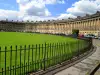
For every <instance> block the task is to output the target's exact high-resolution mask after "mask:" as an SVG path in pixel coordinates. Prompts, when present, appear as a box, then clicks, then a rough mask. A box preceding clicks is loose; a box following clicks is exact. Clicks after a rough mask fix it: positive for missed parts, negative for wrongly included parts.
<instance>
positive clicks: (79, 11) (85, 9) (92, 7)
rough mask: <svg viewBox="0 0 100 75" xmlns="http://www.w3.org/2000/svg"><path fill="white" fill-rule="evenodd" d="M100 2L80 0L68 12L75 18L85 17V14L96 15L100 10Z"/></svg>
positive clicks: (97, 0)
mask: <svg viewBox="0 0 100 75" xmlns="http://www.w3.org/2000/svg"><path fill="white" fill-rule="evenodd" d="M99 7H100V0H80V1H78V2H75V3H74V4H73V5H72V7H70V8H68V9H67V11H66V12H68V13H70V14H73V15H75V16H84V15H85V14H94V13H95V12H96V11H97V10H100V8H99Z"/></svg>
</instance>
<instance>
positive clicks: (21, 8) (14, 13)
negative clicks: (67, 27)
mask: <svg viewBox="0 0 100 75" xmlns="http://www.w3.org/2000/svg"><path fill="white" fill-rule="evenodd" d="M96 11H100V0H0V20H6V19H8V20H9V21H10V20H14V21H17V20H19V21H22V20H23V21H27V20H29V21H43V20H57V19H68V18H76V17H77V16H85V15H86V14H90V15H91V14H94V13H96Z"/></svg>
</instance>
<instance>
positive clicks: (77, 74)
mask: <svg viewBox="0 0 100 75" xmlns="http://www.w3.org/2000/svg"><path fill="white" fill-rule="evenodd" d="M93 44H94V46H96V47H97V49H96V51H95V52H94V53H93V54H92V55H90V56H88V57H87V58H86V59H84V60H82V61H80V62H79V63H77V64H75V65H73V66H71V67H69V68H67V69H64V70H62V71H60V72H57V73H56V74H55V75H89V74H90V73H91V72H92V71H93V70H94V68H95V67H96V66H97V65H98V64H99V63H100V40H98V39H94V40H93ZM95 75H100V69H98V70H97V72H96V73H95Z"/></svg>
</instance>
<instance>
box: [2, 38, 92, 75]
mask: <svg viewBox="0 0 100 75" xmlns="http://www.w3.org/2000/svg"><path fill="white" fill-rule="evenodd" d="M91 47H92V39H89V38H87V39H84V40H77V41H75V42H70V43H69V42H62V43H48V44H47V43H45V44H38V45H37V44H36V45H28V46H26V45H25V46H15V47H13V46H10V47H4V48H1V47H0V75H27V74H28V73H30V72H37V71H39V70H46V69H47V68H49V67H51V66H54V65H56V64H60V63H62V62H64V61H67V60H70V59H72V58H73V57H78V56H79V55H81V54H82V53H84V52H86V51H89V50H90V48H91Z"/></svg>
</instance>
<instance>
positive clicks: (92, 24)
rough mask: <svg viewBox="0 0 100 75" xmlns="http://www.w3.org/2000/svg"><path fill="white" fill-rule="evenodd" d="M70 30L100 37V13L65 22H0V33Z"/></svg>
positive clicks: (59, 31) (66, 32)
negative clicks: (77, 30)
mask: <svg viewBox="0 0 100 75" xmlns="http://www.w3.org/2000/svg"><path fill="white" fill-rule="evenodd" d="M72 29H79V33H80V34H95V35H97V36H98V35H100V12H99V11H97V12H96V13H95V14H92V15H89V14H86V16H83V17H80V16H77V18H75V19H73V18H69V19H67V20H65V19H62V20H52V21H51V20H48V21H36V22H33V21H31V22H29V21H27V22H23V21H22V22H19V21H16V22H15V21H13V20H12V21H7V20H2V21H0V31H15V32H40V33H52V34H58V33H60V34H66V35H67V34H71V33H72Z"/></svg>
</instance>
